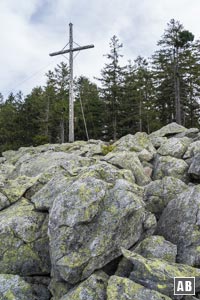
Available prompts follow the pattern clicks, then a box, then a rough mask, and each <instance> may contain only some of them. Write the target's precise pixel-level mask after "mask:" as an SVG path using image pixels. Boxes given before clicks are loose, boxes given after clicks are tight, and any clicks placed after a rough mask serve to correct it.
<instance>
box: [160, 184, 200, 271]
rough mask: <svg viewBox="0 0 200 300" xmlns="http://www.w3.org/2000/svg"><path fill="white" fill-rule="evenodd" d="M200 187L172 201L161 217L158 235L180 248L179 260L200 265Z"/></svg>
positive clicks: (192, 188)
mask: <svg viewBox="0 0 200 300" xmlns="http://www.w3.org/2000/svg"><path fill="white" fill-rule="evenodd" d="M199 195H200V185H197V186H193V187H189V188H188V189H187V190H185V191H183V192H182V193H180V194H179V195H178V196H177V197H176V198H175V199H173V200H172V201H170V202H169V203H168V205H167V207H166V208H165V209H164V211H163V214H162V215H161V217H160V219H159V222H158V226H157V230H156V234H160V235H163V236H164V237H165V238H166V239H167V240H169V241H171V242H172V243H174V244H177V246H178V255H177V260H178V261H179V262H181V263H185V264H188V265H192V266H197V267H198V266H199V265H200V247H199V245H200V231H199V226H200V197H199Z"/></svg>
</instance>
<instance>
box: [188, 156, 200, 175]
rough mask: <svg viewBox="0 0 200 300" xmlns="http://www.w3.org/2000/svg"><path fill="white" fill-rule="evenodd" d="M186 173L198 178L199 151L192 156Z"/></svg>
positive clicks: (199, 165)
mask: <svg viewBox="0 0 200 300" xmlns="http://www.w3.org/2000/svg"><path fill="white" fill-rule="evenodd" d="M188 174H189V175H190V176H191V177H192V178H193V179H195V180H200V152H199V153H197V154H196V155H195V156H194V157H193V159H192V163H191V165H190V168H189V170H188Z"/></svg>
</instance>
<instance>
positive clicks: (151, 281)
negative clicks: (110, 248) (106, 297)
mask: <svg viewBox="0 0 200 300" xmlns="http://www.w3.org/2000/svg"><path fill="white" fill-rule="evenodd" d="M122 253H123V255H124V256H125V257H126V258H127V259H129V260H130V261H131V262H132V264H133V266H134V270H133V272H131V275H130V277H129V278H130V279H131V280H133V281H134V282H136V283H139V284H141V285H143V286H145V287H146V288H149V289H152V290H156V291H158V292H160V293H162V294H165V295H167V296H169V297H172V298H173V299H181V298H182V297H180V296H177V298H176V296H174V277H195V278H196V292H199V291H200V269H197V268H193V267H190V266H187V265H183V264H176V263H169V262H167V261H165V260H163V259H158V258H148V259H147V258H144V257H143V256H141V255H139V254H137V253H135V252H130V251H128V250H126V249H122Z"/></svg>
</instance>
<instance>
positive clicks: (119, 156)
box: [104, 151, 151, 186]
mask: <svg viewBox="0 0 200 300" xmlns="http://www.w3.org/2000/svg"><path fill="white" fill-rule="evenodd" d="M104 160H105V161H107V162H109V163H111V164H113V165H114V166H117V167H119V168H123V169H127V170H131V172H132V173H133V175H134V177H135V182H136V183H137V184H138V185H141V186H144V185H146V184H148V183H149V182H150V181H151V178H150V177H149V176H147V175H146V174H145V172H144V168H143V166H142V164H141V162H140V160H139V158H138V156H137V154H136V153H134V152H131V151H122V152H110V153H108V154H107V155H106V156H105V157H104Z"/></svg>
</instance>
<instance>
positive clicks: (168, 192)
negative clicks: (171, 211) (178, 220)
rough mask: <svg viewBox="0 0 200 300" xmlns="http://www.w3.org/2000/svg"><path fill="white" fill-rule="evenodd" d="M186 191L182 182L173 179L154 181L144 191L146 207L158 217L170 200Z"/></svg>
mask: <svg viewBox="0 0 200 300" xmlns="http://www.w3.org/2000/svg"><path fill="white" fill-rule="evenodd" d="M188 189H189V188H188V186H187V185H186V184H185V183H184V182H183V181H181V180H180V179H177V178H175V177H171V176H165V177H164V178H162V179H159V180H154V181H152V182H150V183H149V184H148V185H147V186H145V189H144V201H145V203H146V207H147V209H148V210H149V211H151V212H152V213H155V214H156V216H157V217H159V216H160V215H161V213H162V212H163V210H164V208H165V207H166V206H167V204H168V203H169V202H170V201H171V200H172V199H174V198H176V197H177V196H178V195H179V194H180V193H182V192H183V191H186V190H188Z"/></svg>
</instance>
